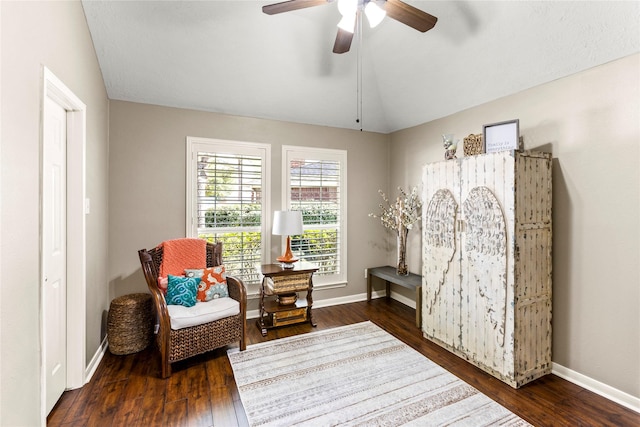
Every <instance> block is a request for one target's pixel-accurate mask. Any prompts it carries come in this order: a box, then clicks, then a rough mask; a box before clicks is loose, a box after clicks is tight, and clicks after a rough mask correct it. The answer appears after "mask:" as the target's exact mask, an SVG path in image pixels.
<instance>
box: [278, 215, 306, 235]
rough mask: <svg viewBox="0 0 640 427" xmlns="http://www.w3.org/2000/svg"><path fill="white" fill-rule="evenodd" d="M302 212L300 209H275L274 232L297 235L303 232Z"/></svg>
mask: <svg viewBox="0 0 640 427" xmlns="http://www.w3.org/2000/svg"><path fill="white" fill-rule="evenodd" d="M303 232H304V229H303V228H302V212H300V211H275V212H274V213H273V230H272V231H271V233H272V234H275V235H278V236H295V235H298V234H302V233H303Z"/></svg>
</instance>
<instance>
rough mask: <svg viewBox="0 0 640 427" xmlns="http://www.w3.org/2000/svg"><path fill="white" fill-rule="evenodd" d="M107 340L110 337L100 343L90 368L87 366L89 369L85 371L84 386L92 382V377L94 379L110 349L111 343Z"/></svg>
mask: <svg viewBox="0 0 640 427" xmlns="http://www.w3.org/2000/svg"><path fill="white" fill-rule="evenodd" d="M107 338H108V337H107V336H106V335H105V337H104V339H103V340H102V342H101V343H100V346H99V347H98V350H96V353H95V354H94V355H93V357H92V358H91V361H90V362H89V366H87V368H86V369H85V371H84V384H87V383H88V382H89V381H91V377H93V374H95V373H96V369H98V366H99V365H100V361H101V360H102V358H103V357H104V355H105V353H106V352H107V348H108V347H109V341H108V340H107Z"/></svg>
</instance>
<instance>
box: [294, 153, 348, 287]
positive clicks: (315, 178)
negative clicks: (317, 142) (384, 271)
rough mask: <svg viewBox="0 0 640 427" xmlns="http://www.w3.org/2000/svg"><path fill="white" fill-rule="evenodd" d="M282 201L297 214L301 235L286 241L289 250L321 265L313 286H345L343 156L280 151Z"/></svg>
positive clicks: (344, 162) (339, 154)
mask: <svg viewBox="0 0 640 427" xmlns="http://www.w3.org/2000/svg"><path fill="white" fill-rule="evenodd" d="M282 158H283V166H284V173H283V189H284V194H283V201H284V202H283V203H284V204H285V206H286V209H290V210H299V211H302V222H303V223H304V234H303V235H302V236H293V237H292V238H291V250H292V251H293V252H294V253H296V254H297V255H298V256H299V257H300V258H301V259H304V260H306V261H309V262H312V263H314V264H316V265H318V266H319V267H320V270H319V271H318V272H317V273H315V274H314V276H313V277H314V283H315V285H316V286H317V285H323V284H329V283H332V284H335V283H346V281H347V272H346V253H347V251H346V248H347V245H346V236H347V230H346V218H347V215H346V213H347V204H346V188H347V182H346V176H347V171H346V169H347V152H346V151H344V150H328V149H320V148H308V147H294V146H283V147H282Z"/></svg>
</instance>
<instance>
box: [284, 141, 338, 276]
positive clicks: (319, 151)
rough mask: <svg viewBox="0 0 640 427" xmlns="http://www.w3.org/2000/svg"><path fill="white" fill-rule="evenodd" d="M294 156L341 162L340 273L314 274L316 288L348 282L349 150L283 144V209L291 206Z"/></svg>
mask: <svg viewBox="0 0 640 427" xmlns="http://www.w3.org/2000/svg"><path fill="white" fill-rule="evenodd" d="M294 156H297V157H301V158H303V159H311V160H332V161H336V162H339V163H340V220H339V223H338V226H339V227H340V236H341V238H340V240H339V242H338V244H339V253H340V254H341V255H340V257H339V258H338V259H339V263H340V274H337V275H331V276H320V275H314V278H313V282H314V287H316V288H330V287H335V285H342V286H344V285H346V283H347V277H348V275H347V264H348V263H347V188H348V187H347V150H340V149H332V148H316V147H301V146H296V145H283V146H282V199H281V200H282V202H281V204H282V210H287V209H290V207H291V191H290V185H291V177H290V171H289V165H290V164H291V160H292V158H293V157H294ZM281 244H282V247H284V245H286V237H283V238H282V242H281Z"/></svg>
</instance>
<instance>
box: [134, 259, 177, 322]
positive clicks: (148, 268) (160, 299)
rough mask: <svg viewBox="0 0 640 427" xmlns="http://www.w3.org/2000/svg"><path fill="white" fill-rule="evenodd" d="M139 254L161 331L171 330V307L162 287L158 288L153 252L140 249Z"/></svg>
mask: <svg viewBox="0 0 640 427" xmlns="http://www.w3.org/2000/svg"><path fill="white" fill-rule="evenodd" d="M138 256H139V257H140V263H141V264H142V272H143V273H144V278H145V280H146V282H147V287H148V288H149V292H150V293H151V296H152V298H153V305H154V308H155V311H156V315H157V316H158V324H159V326H160V331H169V330H170V329H171V318H170V316H169V309H168V308H167V301H166V300H165V298H164V294H163V293H162V291H161V290H160V288H158V273H157V268H156V267H155V265H154V263H153V259H152V256H151V254H150V253H149V252H148V251H147V250H145V249H141V250H139V251H138ZM161 333H162V332H161Z"/></svg>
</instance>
